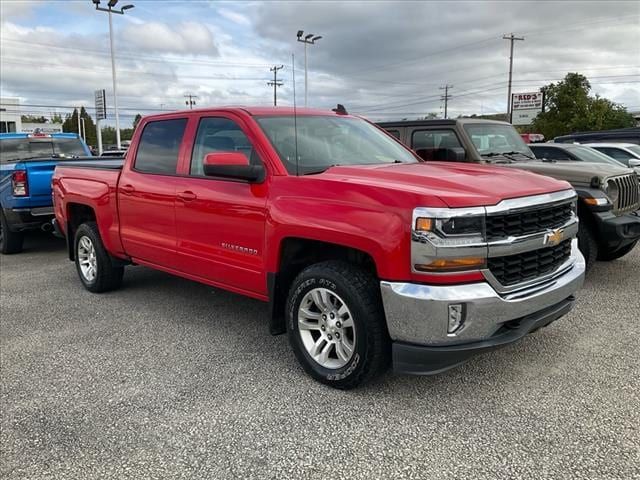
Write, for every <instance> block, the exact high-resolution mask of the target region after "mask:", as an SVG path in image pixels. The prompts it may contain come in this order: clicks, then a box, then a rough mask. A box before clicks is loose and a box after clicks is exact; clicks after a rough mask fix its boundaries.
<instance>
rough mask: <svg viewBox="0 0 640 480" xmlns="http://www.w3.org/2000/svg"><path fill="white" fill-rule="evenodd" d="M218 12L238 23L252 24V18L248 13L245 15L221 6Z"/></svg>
mask: <svg viewBox="0 0 640 480" xmlns="http://www.w3.org/2000/svg"><path fill="white" fill-rule="evenodd" d="M218 13H219V14H220V15H221V16H222V17H224V18H226V19H227V20H230V21H232V22H233V23H237V24H238V25H242V26H248V25H251V20H250V19H249V17H247V16H246V15H243V14H241V13H238V12H234V11H233V10H229V9H228V8H219V9H218Z"/></svg>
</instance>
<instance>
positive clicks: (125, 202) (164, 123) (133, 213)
mask: <svg viewBox="0 0 640 480" xmlns="http://www.w3.org/2000/svg"><path fill="white" fill-rule="evenodd" d="M186 125H187V119H186V118H170V119H166V120H156V121H150V122H148V123H146V124H145V125H144V130H143V131H142V134H141V136H140V141H139V143H138V146H137V148H136V151H135V152H133V155H135V157H134V158H133V159H132V160H131V162H129V163H128V164H127V165H125V168H124V169H123V171H122V174H121V176H120V180H119V182H118V213H119V217H120V237H121V239H122V245H123V247H124V250H125V252H126V253H127V255H129V256H131V257H133V258H134V259H138V260H141V261H144V262H148V263H152V264H154V265H157V266H160V267H166V268H175V267H176V265H177V262H176V258H175V254H176V219H175V203H176V188H177V185H178V184H179V183H180V178H179V177H178V176H177V166H178V159H179V158H180V155H181V154H182V153H183V149H184V145H183V143H184V142H183V138H184V132H185V128H186Z"/></svg>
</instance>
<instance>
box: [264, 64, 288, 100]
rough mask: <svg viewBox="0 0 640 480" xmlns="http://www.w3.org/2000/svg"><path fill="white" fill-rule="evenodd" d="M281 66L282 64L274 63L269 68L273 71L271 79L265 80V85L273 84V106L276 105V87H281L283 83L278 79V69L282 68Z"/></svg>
mask: <svg viewBox="0 0 640 480" xmlns="http://www.w3.org/2000/svg"><path fill="white" fill-rule="evenodd" d="M283 68H284V65H274V66H273V67H271V68H270V69H269V71H270V72H273V81H271V82H267V85H269V86H273V106H274V107H275V106H277V105H278V97H277V92H278V87H281V86H282V85H284V83H282V82H281V81H280V80H278V70H282V69H283Z"/></svg>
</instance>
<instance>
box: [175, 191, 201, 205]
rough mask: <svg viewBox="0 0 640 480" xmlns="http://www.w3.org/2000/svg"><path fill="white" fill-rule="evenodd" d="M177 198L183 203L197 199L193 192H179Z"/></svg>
mask: <svg viewBox="0 0 640 480" xmlns="http://www.w3.org/2000/svg"><path fill="white" fill-rule="evenodd" d="M178 198H179V199H180V200H182V201H183V202H192V201H193V200H195V199H196V198H198V197H197V195H196V194H195V193H193V192H190V191H189V190H187V191H186V192H179V193H178Z"/></svg>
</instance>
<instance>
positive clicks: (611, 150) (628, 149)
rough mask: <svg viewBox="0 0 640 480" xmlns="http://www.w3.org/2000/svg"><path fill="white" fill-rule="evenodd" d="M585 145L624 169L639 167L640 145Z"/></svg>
mask: <svg viewBox="0 0 640 480" xmlns="http://www.w3.org/2000/svg"><path fill="white" fill-rule="evenodd" d="M585 145H586V146H587V147H591V148H595V149H596V150H598V151H599V152H601V153H604V154H605V155H607V156H609V157H611V158H613V159H614V160H616V161H618V162H620V163H622V164H623V165H624V166H626V167H630V168H634V169H638V168H639V167H640V145H636V144H635V143H586V144H585ZM637 171H638V170H636V172H637Z"/></svg>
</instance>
